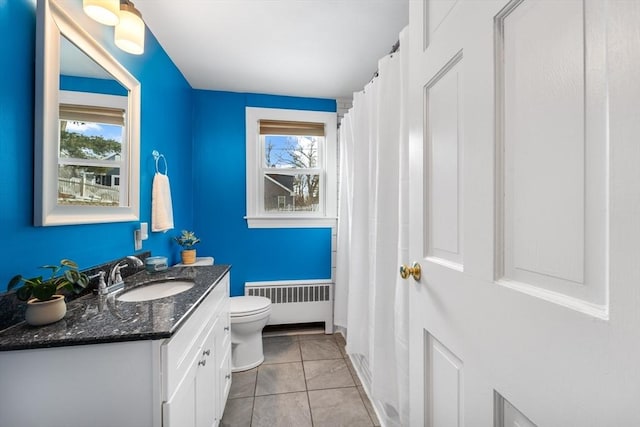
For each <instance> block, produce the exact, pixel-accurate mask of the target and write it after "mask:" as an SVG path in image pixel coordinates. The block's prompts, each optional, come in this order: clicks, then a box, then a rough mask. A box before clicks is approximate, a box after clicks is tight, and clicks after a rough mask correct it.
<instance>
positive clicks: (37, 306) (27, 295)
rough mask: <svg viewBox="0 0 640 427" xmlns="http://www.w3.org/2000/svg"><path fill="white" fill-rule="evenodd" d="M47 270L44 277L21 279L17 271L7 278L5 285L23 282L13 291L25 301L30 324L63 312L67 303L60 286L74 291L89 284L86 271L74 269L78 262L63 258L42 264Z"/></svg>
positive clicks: (53, 319) (50, 320) (52, 319)
mask: <svg viewBox="0 0 640 427" xmlns="http://www.w3.org/2000/svg"><path fill="white" fill-rule="evenodd" d="M40 268H46V269H49V270H50V271H51V277H49V278H48V279H44V278H43V277H42V276H38V277H33V278H31V279H25V278H24V277H22V276H21V275H17V276H15V277H14V278H12V279H11V280H10V281H9V285H8V289H9V290H11V289H12V288H14V287H15V286H17V285H18V284H19V283H20V282H24V285H22V286H21V287H19V288H18V290H17V291H16V297H17V298H18V299H19V300H22V301H26V302H27V311H26V312H25V320H26V321H27V323H29V324H30V325H34V326H39V325H46V324H48V323H53V322H57V321H58V320H60V319H62V318H63V317H64V315H65V314H66V313H67V305H66V303H65V301H64V295H63V294H61V293H60V292H62V291H63V290H65V289H66V290H69V291H72V292H75V293H78V292H80V290H81V289H84V288H86V287H87V285H88V284H89V278H88V277H87V275H86V274H84V273H81V272H79V271H78V265H77V264H76V263H75V262H73V261H71V260H69V259H63V260H61V261H60V265H43V266H41V267H40Z"/></svg>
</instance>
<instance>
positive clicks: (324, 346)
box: [300, 339, 343, 360]
mask: <svg viewBox="0 0 640 427" xmlns="http://www.w3.org/2000/svg"><path fill="white" fill-rule="evenodd" d="M300 350H301V351H302V360H323V359H342V358H343V356H342V353H340V349H339V348H338V344H336V342H335V340H334V339H318V340H301V341H300Z"/></svg>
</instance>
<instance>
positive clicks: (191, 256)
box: [173, 230, 200, 264]
mask: <svg viewBox="0 0 640 427" xmlns="http://www.w3.org/2000/svg"><path fill="white" fill-rule="evenodd" d="M173 240H175V241H176V243H178V244H179V245H180V246H182V252H181V253H180V255H181V256H182V263H183V264H193V263H194V262H196V250H195V249H194V248H193V247H194V246H195V245H196V244H197V243H200V239H199V238H198V237H197V236H196V234H195V232H193V231H187V230H182V234H181V235H179V236H176V237H174V238H173Z"/></svg>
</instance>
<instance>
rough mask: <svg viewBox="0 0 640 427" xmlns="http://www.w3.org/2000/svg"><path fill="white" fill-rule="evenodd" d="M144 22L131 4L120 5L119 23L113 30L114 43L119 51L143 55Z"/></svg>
mask: <svg viewBox="0 0 640 427" xmlns="http://www.w3.org/2000/svg"><path fill="white" fill-rule="evenodd" d="M144 30H145V27H144V21H143V20H142V15H140V12H139V11H138V9H136V8H135V7H134V6H133V3H131V2H129V3H123V4H121V5H120V22H119V23H118V25H116V28H115V43H116V46H118V47H119V48H120V49H122V50H124V51H125V52H129V53H132V54H134V55H141V54H142V53H144Z"/></svg>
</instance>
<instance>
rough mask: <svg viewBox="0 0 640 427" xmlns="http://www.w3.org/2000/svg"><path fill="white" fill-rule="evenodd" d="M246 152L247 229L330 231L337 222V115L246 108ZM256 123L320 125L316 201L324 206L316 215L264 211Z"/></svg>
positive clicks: (258, 127)
mask: <svg viewBox="0 0 640 427" xmlns="http://www.w3.org/2000/svg"><path fill="white" fill-rule="evenodd" d="M245 112H246V131H247V135H246V148H247V215H246V216H245V219H246V220H247V225H248V226H249V228H326V227H334V226H335V224H336V218H337V201H338V200H337V199H338V196H337V181H338V176H337V139H336V134H337V114H336V113H335V112H331V113H329V112H323V111H304V110H285V109H279V108H257V107H246V110H245ZM260 120H284V121H298V122H315V123H324V125H325V142H324V147H319V148H318V149H319V150H322V156H320V157H321V158H320V159H319V160H320V163H322V164H320V165H319V167H320V168H321V169H322V171H323V172H322V176H321V178H320V182H321V183H324V185H323V186H322V187H321V190H320V191H321V195H320V198H321V200H323V202H324V208H322V207H321V209H319V210H318V211H317V212H295V211H293V212H266V211H264V178H263V175H262V171H263V161H264V159H263V156H264V155H263V147H262V143H261V140H260Z"/></svg>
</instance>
